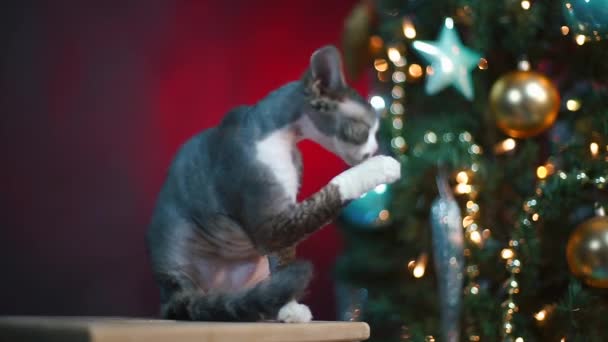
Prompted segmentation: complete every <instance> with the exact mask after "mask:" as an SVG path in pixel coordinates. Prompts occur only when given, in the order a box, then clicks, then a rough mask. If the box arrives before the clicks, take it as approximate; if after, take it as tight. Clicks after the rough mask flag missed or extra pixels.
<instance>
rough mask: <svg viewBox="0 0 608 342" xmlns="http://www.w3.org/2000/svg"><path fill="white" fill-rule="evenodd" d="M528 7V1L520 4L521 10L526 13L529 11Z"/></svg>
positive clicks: (525, 0) (524, 0)
mask: <svg viewBox="0 0 608 342" xmlns="http://www.w3.org/2000/svg"><path fill="white" fill-rule="evenodd" d="M530 5H531V4H530V1H528V0H523V1H522V2H521V8H523V9H524V10H526V11H527V10H529V9H530Z"/></svg>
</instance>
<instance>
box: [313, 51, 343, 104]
mask: <svg viewBox="0 0 608 342" xmlns="http://www.w3.org/2000/svg"><path fill="white" fill-rule="evenodd" d="M310 70H311V73H312V81H313V82H312V87H313V90H315V92H317V93H325V92H330V93H331V92H335V91H337V90H340V89H341V88H344V87H345V85H346V83H345V82H344V73H343V72H342V59H341V57H340V52H339V51H338V49H337V48H336V47H335V46H333V45H328V46H324V47H322V48H320V49H318V50H317V51H315V52H314V53H313V54H312V56H311V57H310Z"/></svg>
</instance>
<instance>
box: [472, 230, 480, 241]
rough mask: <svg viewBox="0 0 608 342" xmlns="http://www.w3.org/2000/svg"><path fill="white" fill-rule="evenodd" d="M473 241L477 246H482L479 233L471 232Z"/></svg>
mask: <svg viewBox="0 0 608 342" xmlns="http://www.w3.org/2000/svg"><path fill="white" fill-rule="evenodd" d="M471 241H473V242H474V243H476V244H480V243H481V234H479V232H478V231H473V232H471Z"/></svg>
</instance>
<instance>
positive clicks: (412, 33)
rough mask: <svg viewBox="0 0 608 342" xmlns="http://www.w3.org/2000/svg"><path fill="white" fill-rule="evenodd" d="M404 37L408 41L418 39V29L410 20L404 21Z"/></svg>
mask: <svg viewBox="0 0 608 342" xmlns="http://www.w3.org/2000/svg"><path fill="white" fill-rule="evenodd" d="M403 35H404V36H405V38H407V39H414V38H416V28H415V27H414V24H413V23H412V21H411V20H410V19H404V20H403Z"/></svg>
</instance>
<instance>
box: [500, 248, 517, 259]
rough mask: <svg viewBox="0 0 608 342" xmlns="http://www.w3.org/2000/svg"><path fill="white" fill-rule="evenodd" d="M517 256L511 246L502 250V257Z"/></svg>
mask: <svg viewBox="0 0 608 342" xmlns="http://www.w3.org/2000/svg"><path fill="white" fill-rule="evenodd" d="M514 256H515V253H513V250H512V249H511V248H505V249H503V250H502V251H500V257H501V258H503V259H505V260H506V259H511V258H513V257H514Z"/></svg>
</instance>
